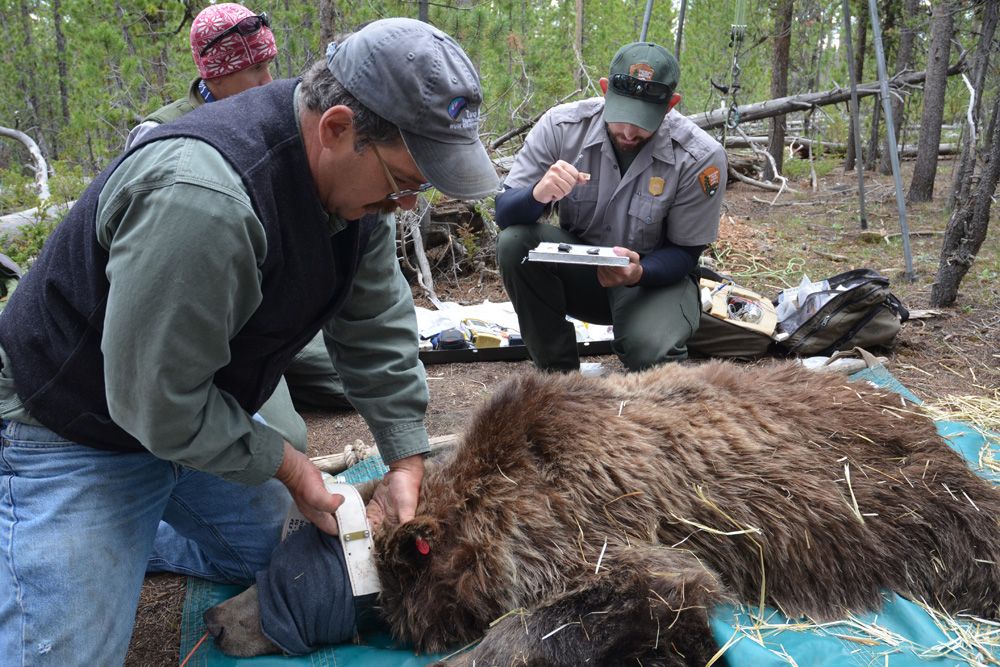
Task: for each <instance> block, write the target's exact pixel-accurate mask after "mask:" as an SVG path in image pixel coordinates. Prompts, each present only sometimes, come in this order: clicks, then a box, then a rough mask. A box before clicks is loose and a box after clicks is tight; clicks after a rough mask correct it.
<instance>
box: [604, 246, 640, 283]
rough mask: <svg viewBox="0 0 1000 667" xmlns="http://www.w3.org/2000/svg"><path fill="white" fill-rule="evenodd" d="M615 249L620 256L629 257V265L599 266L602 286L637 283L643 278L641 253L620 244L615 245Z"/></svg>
mask: <svg viewBox="0 0 1000 667" xmlns="http://www.w3.org/2000/svg"><path fill="white" fill-rule="evenodd" d="M613 250H614V253H615V254H616V255H618V256H619V257H628V266H599V267H597V281H598V282H599V283H601V286H602V287H618V286H620V285H635V284H636V283H637V282H639V279H640V278H642V264H640V263H639V253H637V252H635V251H634V250H629V249H628V248H621V247H619V246H615V247H614V248H613Z"/></svg>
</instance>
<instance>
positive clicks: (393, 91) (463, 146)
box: [327, 18, 500, 199]
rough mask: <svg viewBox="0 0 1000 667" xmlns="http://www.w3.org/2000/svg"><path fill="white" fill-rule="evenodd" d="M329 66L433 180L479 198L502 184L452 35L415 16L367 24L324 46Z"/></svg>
mask: <svg viewBox="0 0 1000 667" xmlns="http://www.w3.org/2000/svg"><path fill="white" fill-rule="evenodd" d="M327 66H328V67H329V68H330V72H332V73H333V75H334V76H335V77H336V78H337V80H338V81H340V83H341V84H342V85H343V86H344V87H345V88H346V89H347V91H348V92H349V93H351V94H352V95H353V96H354V97H356V98H357V99H358V101H360V102H361V103H362V104H364V105H365V106H366V107H368V108H369V109H371V110H372V111H373V112H375V113H377V114H378V115H380V116H382V117H383V118H385V119H386V120H387V121H389V122H390V123H392V124H393V125H395V126H396V127H398V128H399V132H400V134H401V135H402V137H403V141H404V142H405V143H406V147H407V149H409V151H410V155H412V156H413V159H414V161H415V162H416V163H417V167H419V168H420V171H421V172H423V174H424V176H425V177H426V178H427V180H428V181H430V183H431V185H433V186H434V187H435V188H437V189H438V190H440V191H441V192H443V193H445V194H446V195H449V196H451V197H457V198H459V199H480V198H482V197H485V196H487V195H490V194H493V193H494V192H496V191H497V189H498V188H499V186H500V181H499V179H498V178H497V172H496V168H495V167H494V166H493V162H492V161H491V160H490V158H489V156H488V155H487V154H486V148H485V147H484V146H483V144H482V142H481V141H480V140H479V106H480V105H481V104H482V102H483V93H482V86H481V85H480V83H479V75H478V74H477V73H476V69H475V67H473V65H472V61H471V60H469V57H468V56H467V55H466V54H465V51H463V50H462V47H460V46H459V45H458V43H457V42H455V40H453V39H452V38H451V37H449V36H448V35H446V34H445V33H443V32H441V31H440V30H438V29H437V28H435V27H433V26H431V25H429V24H427V23H424V22H422V21H416V20H414V19H404V18H392V19H382V20H380V21H373V22H372V23H369V24H368V25H366V26H365V27H364V28H362V29H361V30H359V31H357V32H355V33H353V34H351V35H350V36H348V37H347V39H345V40H344V41H343V42H341V43H339V44H338V43H336V42H332V43H331V44H330V46H329V47H328V48H327Z"/></svg>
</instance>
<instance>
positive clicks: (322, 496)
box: [274, 442, 344, 535]
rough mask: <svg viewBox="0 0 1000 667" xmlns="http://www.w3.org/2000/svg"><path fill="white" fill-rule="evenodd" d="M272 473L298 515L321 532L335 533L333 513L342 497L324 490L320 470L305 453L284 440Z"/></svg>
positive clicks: (341, 501) (340, 502) (335, 525)
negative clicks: (292, 502)
mask: <svg viewBox="0 0 1000 667" xmlns="http://www.w3.org/2000/svg"><path fill="white" fill-rule="evenodd" d="M274 476H275V477H277V478H278V481H280V482H281V483H282V484H284V485H285V486H286V487H287V488H288V492H289V493H290V494H292V500H294V501H295V505H296V506H297V507H298V508H299V511H300V512H302V516H304V517H305V518H306V519H308V520H309V521H312V522H313V523H314V524H316V527H317V528H319V529H320V530H322V531H323V532H324V533H329V534H330V535H336V534H337V519H336V517H335V516H334V515H333V513H334V512H335V511H337V508H338V507H340V505H341V504H342V503H343V502H344V497H343V496H341V495H339V494H335V493H328V492H327V490H326V486H325V485H324V484H323V475H322V473H320V471H319V468H317V467H316V465H315V464H314V463H313V462H312V461H310V460H309V457H308V456H306V455H305V454H303V453H302V452H300V451H299V450H297V449H295V448H294V447H292V446H291V445H290V444H289V443H287V442H286V443H285V456H284V458H283V459H282V460H281V465H280V466H278V472H276V473H275V474H274Z"/></svg>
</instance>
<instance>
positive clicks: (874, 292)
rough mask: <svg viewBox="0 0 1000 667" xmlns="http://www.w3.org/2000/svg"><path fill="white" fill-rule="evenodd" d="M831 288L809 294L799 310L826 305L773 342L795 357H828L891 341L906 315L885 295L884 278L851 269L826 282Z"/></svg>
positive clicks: (886, 284) (897, 302)
mask: <svg viewBox="0 0 1000 667" xmlns="http://www.w3.org/2000/svg"><path fill="white" fill-rule="evenodd" d="M827 280H828V281H829V283H830V289H829V290H825V291H822V292H816V293H815V294H811V295H810V296H809V298H808V299H806V303H804V304H799V308H800V309H801V308H806V309H809V308H810V306H811V304H810V301H812V303H815V304H818V303H822V302H823V301H824V300H825V299H829V300H826V301H825V303H822V305H821V306H819V308H818V309H817V310H816V312H815V313H813V314H812V315H811V316H809V317H808V318H807V319H806V320H805V321H804V322H802V324H800V325H799V326H798V327H796V328H795V330H794V331H791V332H789V336H788V338H786V339H785V340H782V341H780V342H779V343H778V348H779V349H780V350H782V351H783V352H784V353H786V354H789V355H796V356H814V355H816V356H830V355H831V354H833V353H834V352H837V351H838V350H849V349H851V348H854V347H862V348H866V349H867V348H872V347H878V346H884V345H889V344H891V343H892V342H893V340H894V339H895V337H896V334H897V333H898V332H899V329H900V326H901V325H902V323H903V322H905V321H906V320H907V319H908V318H909V316H910V313H909V311H908V310H907V309H906V307H905V306H904V305H903V304H902V302H901V301H900V300H899V299H898V298H897V297H896V295H894V294H893V293H892V292H890V291H889V279H888V278H887V277H885V276H883V275H881V274H879V273H877V272H875V271H872V270H871V269H855V270H853V271H847V272H845V273H838V274H837V275H835V276H833V277H831V278H828V279H827Z"/></svg>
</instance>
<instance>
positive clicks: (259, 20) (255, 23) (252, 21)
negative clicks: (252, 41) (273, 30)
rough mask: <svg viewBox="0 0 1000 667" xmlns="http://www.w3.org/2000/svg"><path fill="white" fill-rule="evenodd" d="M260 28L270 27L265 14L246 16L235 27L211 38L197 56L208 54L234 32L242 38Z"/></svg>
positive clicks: (269, 21) (268, 19) (269, 20)
mask: <svg viewBox="0 0 1000 667" xmlns="http://www.w3.org/2000/svg"><path fill="white" fill-rule="evenodd" d="M262 27H263V28H270V27H271V19H270V18H269V17H268V15H267V12H261V13H260V14H258V15H257V16H248V17H246V18H245V19H243V20H242V21H239V22H238V23H237V24H236V25H233V26H230V27H229V28H226V29H225V30H223V31H222V32H220V33H219V34H218V35H216V36H215V37H213V38H212V39H211V41H210V42H209V43H208V44H206V45H205V46H204V47H203V48H202V49H201V52H200V53H199V54H198V56H199V57H201V56H203V55H205V54H206V53H208V50H209V49H211V48H212V47H213V46H215V45H216V44H218V43H219V42H221V41H222V40H224V39H225V38H226V37H229V35H232V34H233V33H234V32H238V33H240V34H241V35H243V36H244V37H247V36H249V35H252V34H254V33H256V32H258V31H259V30H260V29H261V28H262Z"/></svg>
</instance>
